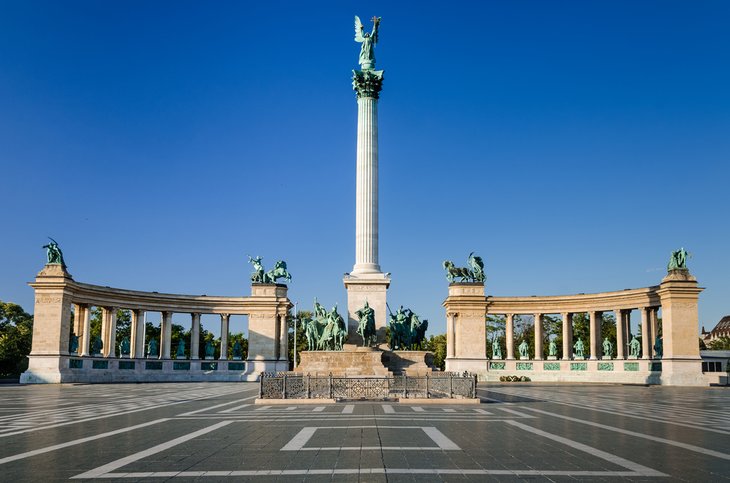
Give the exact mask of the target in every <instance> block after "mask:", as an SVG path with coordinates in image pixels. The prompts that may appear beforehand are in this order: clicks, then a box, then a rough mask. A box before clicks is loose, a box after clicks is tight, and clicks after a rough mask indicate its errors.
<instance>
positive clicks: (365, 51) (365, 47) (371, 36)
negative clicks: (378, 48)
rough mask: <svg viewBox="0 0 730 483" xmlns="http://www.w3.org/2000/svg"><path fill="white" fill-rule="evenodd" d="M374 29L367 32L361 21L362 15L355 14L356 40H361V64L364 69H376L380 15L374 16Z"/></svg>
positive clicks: (359, 61)
mask: <svg viewBox="0 0 730 483" xmlns="http://www.w3.org/2000/svg"><path fill="white" fill-rule="evenodd" d="M371 20H372V21H373V31H372V32H371V33H368V32H365V28H364V27H363V25H362V22H361V21H360V17H358V16H357V15H355V42H359V43H361V44H362V45H361V46H360V59H359V60H358V63H359V64H360V66H361V68H362V70H373V69H375V44H377V43H378V26H379V25H380V17H373V18H372V19H371Z"/></svg>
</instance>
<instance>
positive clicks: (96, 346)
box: [91, 337, 104, 355]
mask: <svg viewBox="0 0 730 483" xmlns="http://www.w3.org/2000/svg"><path fill="white" fill-rule="evenodd" d="M103 347H104V343H103V342H102V341H101V338H100V337H94V340H93V341H92V343H91V353H92V354H94V355H99V354H101V349H102V348H103Z"/></svg>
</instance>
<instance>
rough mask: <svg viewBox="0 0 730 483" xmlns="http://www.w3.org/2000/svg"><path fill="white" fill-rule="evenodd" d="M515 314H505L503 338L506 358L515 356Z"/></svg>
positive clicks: (512, 358)
mask: <svg viewBox="0 0 730 483" xmlns="http://www.w3.org/2000/svg"><path fill="white" fill-rule="evenodd" d="M514 319H515V314H507V315H506V316H505V321H504V327H505V330H504V339H505V343H506V345H507V360H510V361H511V360H514V358H515V321H514Z"/></svg>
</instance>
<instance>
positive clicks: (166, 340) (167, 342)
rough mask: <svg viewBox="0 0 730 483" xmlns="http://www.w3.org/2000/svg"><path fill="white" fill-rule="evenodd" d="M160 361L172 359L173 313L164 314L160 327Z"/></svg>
mask: <svg viewBox="0 0 730 483" xmlns="http://www.w3.org/2000/svg"><path fill="white" fill-rule="evenodd" d="M160 338H161V339H162V340H161V341H160V348H161V349H162V350H161V352H160V359H169V358H170V346H171V345H172V312H162V322H161V327H160Z"/></svg>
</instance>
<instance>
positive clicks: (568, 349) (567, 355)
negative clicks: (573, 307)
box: [560, 312, 573, 361]
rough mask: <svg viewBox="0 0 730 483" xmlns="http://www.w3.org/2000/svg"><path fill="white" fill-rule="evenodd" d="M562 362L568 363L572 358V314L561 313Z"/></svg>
mask: <svg viewBox="0 0 730 483" xmlns="http://www.w3.org/2000/svg"><path fill="white" fill-rule="evenodd" d="M560 315H561V316H562V317H563V360H564V361H569V360H570V359H572V358H573V320H572V319H573V317H572V314H569V313H567V312H563V313H562V314H560Z"/></svg>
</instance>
